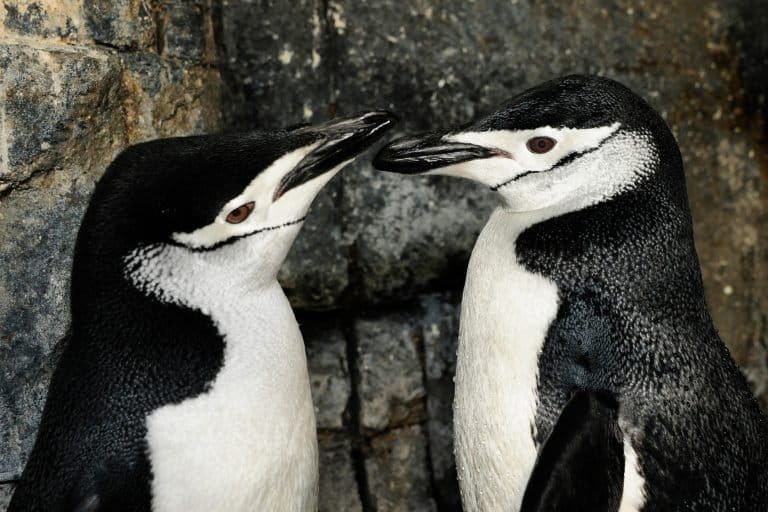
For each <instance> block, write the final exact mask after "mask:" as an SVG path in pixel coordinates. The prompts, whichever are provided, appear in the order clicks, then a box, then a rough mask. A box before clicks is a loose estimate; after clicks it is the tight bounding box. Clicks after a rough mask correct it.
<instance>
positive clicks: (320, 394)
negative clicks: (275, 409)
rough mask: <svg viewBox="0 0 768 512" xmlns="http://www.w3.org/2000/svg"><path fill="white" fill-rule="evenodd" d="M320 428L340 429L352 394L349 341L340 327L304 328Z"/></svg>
mask: <svg viewBox="0 0 768 512" xmlns="http://www.w3.org/2000/svg"><path fill="white" fill-rule="evenodd" d="M303 334H304V340H305V343H306V345H307V365H308V366H309V374H310V384H311V386H312V400H313V401H314V403H315V414H316V418H317V428H318V430H322V429H331V430H340V429H342V428H343V427H344V413H345V412H346V410H347V404H348V402H349V396H350V393H351V381H350V376H349V367H348V365H347V342H346V339H345V338H344V335H343V334H342V332H341V331H339V330H338V329H333V328H332V329H329V330H326V329H322V330H321V329H317V328H312V326H310V327H308V328H306V329H304V333H303Z"/></svg>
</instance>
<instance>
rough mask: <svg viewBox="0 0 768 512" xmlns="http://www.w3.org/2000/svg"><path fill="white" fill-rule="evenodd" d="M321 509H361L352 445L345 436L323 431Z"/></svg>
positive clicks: (348, 511) (358, 511)
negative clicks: (328, 433)
mask: <svg viewBox="0 0 768 512" xmlns="http://www.w3.org/2000/svg"><path fill="white" fill-rule="evenodd" d="M319 446H320V489H319V500H318V501H319V506H318V512H340V511H344V512H362V510H363V505H362V502H361V500H360V494H359V493H358V489H357V481H356V479H355V468H354V465H353V464H354V462H353V460H352V446H351V443H350V442H349V440H348V439H347V438H346V437H342V436H338V435H327V434H320V439H319Z"/></svg>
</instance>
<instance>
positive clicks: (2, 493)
mask: <svg viewBox="0 0 768 512" xmlns="http://www.w3.org/2000/svg"><path fill="white" fill-rule="evenodd" d="M13 487H14V486H13V484H0V510H5V509H6V508H8V504H9V503H10V502H11V496H12V495H13Z"/></svg>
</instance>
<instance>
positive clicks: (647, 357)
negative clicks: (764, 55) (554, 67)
mask: <svg viewBox="0 0 768 512" xmlns="http://www.w3.org/2000/svg"><path fill="white" fill-rule="evenodd" d="M374 165H375V166H377V167H379V168H380V169H383V170H387V171H394V172H400V173H407V174H442V175H450V176H458V177H464V178H469V179H472V180H475V181H478V182H480V183H482V184H484V185H486V186H488V187H490V188H491V189H492V190H494V191H496V192H498V194H499V196H500V198H501V205H500V206H499V207H498V208H497V209H496V210H495V211H494V213H493V214H492V215H491V218H490V220H489V221H488V223H487V225H486V226H485V228H484V229H483V231H482V233H481V234H480V236H479V237H478V240H477V243H476V245H475V248H474V250H473V252H472V256H471V259H470V263H469V267H468V271H467V277H466V283H465V288H464V295H463V301H462V311H461V324H460V335H459V349H458V359H457V368H456V397H455V402H454V413H455V427H454V430H455V445H456V457H457V469H458V473H459V479H460V486H461V492H462V499H463V503H464V509H465V510H467V511H469V512H473V511H483V512H492V511H510V510H524V511H526V512H527V511H533V510H571V511H575V510H621V511H622V512H630V511H640V510H643V511H683V510H685V511H692V510H712V511H760V510H768V425H767V424H766V417H765V416H764V414H763V413H762V412H761V411H760V409H759V407H758V404H757V402H756V400H755V399H754V397H753V396H752V394H751V392H750V390H749V387H748V385H747V382H746V380H745V378H744V377H743V375H742V374H741V373H740V371H739V369H738V368H737V366H736V364H735V363H734V361H733V360H732V358H731V357H730V354H729V352H728V350H727V349H726V347H725V345H724V344H723V342H722V341H721V340H720V338H719V336H718V334H717V332H716V330H715V328H714V326H713V324H712V320H711V318H710V314H709V312H708V309H707V305H706V303H705V299H704V291H703V287H702V279H701V272H700V268H699V263H698V258H697V255H696V251H695V247H694V240H693V232H692V223H691V216H690V212H689V206H688V199H687V194H686V187H685V177H684V174H683V165H682V159H681V155H680V152H679V149H678V147H677V143H676V141H675V139H674V137H673V135H672V133H671V132H670V130H669V128H668V127H667V125H666V124H665V122H664V121H663V120H662V119H661V117H660V116H659V115H658V114H657V113H656V112H655V111H654V110H653V109H652V108H651V107H650V106H649V105H648V104H647V103H646V102H645V101H643V100H642V99H641V98H640V97H638V96H637V95H636V94H634V93H633V92H632V91H630V90H629V89H627V88H626V87H624V86H623V85H621V84H619V83H617V82H615V81H612V80H609V79H605V78H600V77H594V76H568V77H564V78H560V79H556V80H553V81H550V82H546V83H544V84H542V85H539V86H537V87H534V88H532V89H530V90H527V91H525V92H523V93H521V94H519V95H517V96H515V97H513V98H512V99H511V100H509V101H508V102H507V103H506V104H504V105H503V106H502V107H501V108H499V109H498V110H497V111H495V112H493V113H492V114H490V115H488V116H487V117H485V118H483V119H481V120H479V121H477V122H475V123H473V124H471V125H469V126H467V127H465V128H462V129H460V130H458V131H451V132H447V133H430V134H425V135H421V136H410V137H405V138H402V139H398V140H396V141H393V142H392V143H390V144H389V145H387V146H386V147H385V148H383V149H382V150H381V152H380V153H379V154H378V155H377V157H376V158H375V160H374Z"/></svg>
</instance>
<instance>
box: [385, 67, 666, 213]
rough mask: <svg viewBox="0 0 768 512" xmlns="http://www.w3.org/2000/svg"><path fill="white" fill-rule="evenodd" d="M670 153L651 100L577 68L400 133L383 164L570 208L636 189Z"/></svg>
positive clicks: (537, 204) (516, 205) (534, 204)
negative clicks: (461, 120) (476, 113)
mask: <svg viewBox="0 0 768 512" xmlns="http://www.w3.org/2000/svg"><path fill="white" fill-rule="evenodd" d="M662 153H671V155H672V156H673V157H675V158H677V160H678V161H679V153H678V152H677V145H676V144H675V142H674V139H673V138H672V135H671V133H670V132H669V129H668V128H667V126H666V124H665V123H664V121H663V120H662V119H661V118H660V117H659V116H658V114H656V112H655V111H654V110H653V109H652V108H651V107H650V106H649V105H648V104H647V103H645V101H643V100H642V99H641V98H640V97H639V96H637V95H635V94H634V93H633V92H632V91H630V90H629V89H627V88H626V87H625V86H623V85H621V84H619V83H617V82H615V81H613V80H609V79H606V78H601V77H596V76H581V75H573V76H567V77H563V78H559V79H555V80H552V81H549V82H546V83H543V84H541V85H539V86H536V87H534V88H532V89H529V90H527V91H525V92H523V93H521V94H519V95H517V96H515V97H513V98H511V99H510V100H508V101H507V102H506V103H505V104H504V105H502V106H501V108H499V109H498V110H496V111H495V112H493V113H491V114H490V115H488V116H487V117H485V118H483V119H480V120H479V121H477V122H475V123H472V124H470V125H468V126H465V127H463V128H461V129H459V130H455V131H450V132H447V133H428V134H423V135H418V136H409V137H404V138H401V139H397V140H395V141H393V142H392V143H390V144H388V145H387V146H385V147H384V148H383V149H382V150H381V151H380V152H379V154H378V155H377V156H376V158H375V159H374V166H376V167H377V168H379V169H381V170H384V171H391V172H399V173H405V174H442V175H449V176H458V177H463V178H469V179H472V180H475V181H477V182H479V183H481V184H484V185H486V186H488V187H490V188H491V189H492V190H494V191H497V192H498V193H499V194H500V195H501V197H502V200H503V202H504V204H505V206H506V208H507V209H508V210H510V211H515V212H525V211H534V210H542V209H547V208H555V209H558V210H563V209H566V210H570V209H575V208H579V207H584V206H586V205H589V204H594V203H598V202H600V201H603V200H606V199H609V198H611V197H613V196H615V195H617V194H619V193H621V191H622V190H626V189H627V188H631V187H633V186H634V185H636V184H637V183H638V182H639V181H642V180H643V179H644V178H645V177H647V176H649V175H650V174H652V173H653V172H654V169H655V168H656V167H657V164H658V162H659V160H660V158H661V157H662V156H664V155H662Z"/></svg>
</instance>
